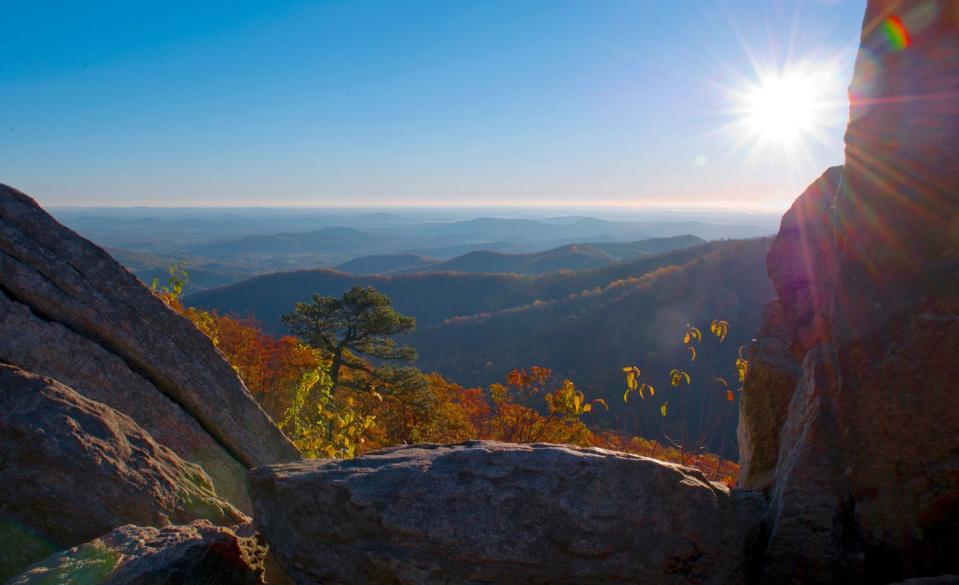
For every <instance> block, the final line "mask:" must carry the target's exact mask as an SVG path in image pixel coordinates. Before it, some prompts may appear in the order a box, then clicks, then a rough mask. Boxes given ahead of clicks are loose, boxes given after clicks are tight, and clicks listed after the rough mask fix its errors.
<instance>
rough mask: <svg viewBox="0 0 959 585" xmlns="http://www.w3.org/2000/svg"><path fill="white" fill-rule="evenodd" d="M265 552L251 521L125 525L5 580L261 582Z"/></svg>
mask: <svg viewBox="0 0 959 585" xmlns="http://www.w3.org/2000/svg"><path fill="white" fill-rule="evenodd" d="M266 552H267V550H266V545H265V544H264V543H263V540H262V538H261V537H260V536H259V535H258V534H256V532H255V531H254V530H253V528H252V526H250V525H249V524H247V525H243V526H238V527H237V528H236V529H230V528H224V527H221V526H214V525H212V524H211V523H210V522H208V521H206V520H197V521H195V522H193V523H192V524H188V525H185V526H166V527H164V528H162V529H157V528H153V527H142V526H133V525H127V526H121V527H119V528H117V529H115V530H113V531H111V532H110V533H109V534H105V535H104V536H101V537H100V538H97V539H96V540H92V541H90V542H87V543H84V544H81V545H79V546H75V547H72V548H70V549H68V550H65V551H63V552H60V553H57V554H55V555H53V556H51V557H49V558H47V559H45V560H43V561H42V562H40V563H38V564H36V565H34V566H32V567H30V568H29V569H28V570H26V571H24V572H23V573H21V574H20V575H17V576H16V577H14V578H13V579H11V580H10V581H9V582H8V583H7V585H51V584H54V583H63V584H67V583H78V584H94V583H96V584H97V585H213V584H219V583H223V584H227V583H229V584H231V585H259V584H260V583H263V566H264V559H265V558H266Z"/></svg>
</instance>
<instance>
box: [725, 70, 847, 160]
mask: <svg viewBox="0 0 959 585" xmlns="http://www.w3.org/2000/svg"><path fill="white" fill-rule="evenodd" d="M817 77H818V76H817V75H815V74H813V73H811V72H809V71H803V70H798V69H797V70H791V71H781V72H773V73H767V74H765V75H763V76H762V77H761V78H760V79H759V80H758V81H757V82H755V83H752V84H750V85H749V86H748V87H746V88H745V89H744V90H742V91H741V93H740V95H739V97H738V101H739V107H738V109H739V112H740V127H741V129H742V132H743V133H744V136H743V138H745V139H747V140H753V141H756V142H758V143H759V144H764V145H780V146H785V147H793V146H796V145H797V144H798V143H800V142H802V141H805V140H807V139H809V138H812V137H814V136H815V135H816V134H817V133H818V132H819V131H820V129H821V128H822V127H823V126H825V125H826V123H827V120H826V119H825V117H826V115H827V113H828V110H829V109H830V108H829V101H828V98H827V96H826V95H825V94H824V93H823V91H822V80H820V79H817Z"/></svg>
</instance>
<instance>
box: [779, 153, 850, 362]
mask: <svg viewBox="0 0 959 585" xmlns="http://www.w3.org/2000/svg"><path fill="white" fill-rule="evenodd" d="M841 178H842V167H832V168H830V169H828V170H826V172H824V173H823V174H822V176H820V177H819V178H818V179H816V180H815V181H813V183H812V184H811V185H810V186H809V187H807V188H806V190H805V191H803V193H802V194H801V195H800V196H799V198H797V199H796V201H795V202H794V203H793V204H792V207H790V208H789V210H788V211H787V212H786V214H785V215H783V218H782V221H781V222H780V226H779V232H778V233H777V234H776V237H775V238H774V239H773V243H772V244H771V245H770V247H769V254H768V255H767V256H766V270H767V271H768V272H769V278H770V280H771V281H772V283H773V288H775V289H776V294H777V295H778V298H779V307H780V311H781V312H782V320H783V321H784V323H785V325H786V330H787V331H788V332H789V341H790V347H789V349H790V351H791V352H792V354H793V355H794V356H795V357H796V358H797V359H798V360H799V361H800V362H801V361H802V359H803V356H805V355H806V352H807V351H809V349H810V348H812V347H814V346H815V345H817V344H818V343H821V342H822V341H825V340H827V339H829V308H828V304H829V299H830V297H831V296H832V289H833V281H834V280H835V274H836V262H837V260H838V259H837V257H836V243H835V236H834V234H833V223H832V206H833V201H834V200H835V198H836V189H838V188H839V183H840V179H841Z"/></svg>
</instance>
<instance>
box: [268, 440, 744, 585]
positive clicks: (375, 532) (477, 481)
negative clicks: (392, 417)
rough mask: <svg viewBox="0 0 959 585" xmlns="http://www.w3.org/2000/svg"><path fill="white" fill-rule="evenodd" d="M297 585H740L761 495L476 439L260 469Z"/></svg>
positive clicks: (563, 450)
mask: <svg viewBox="0 0 959 585" xmlns="http://www.w3.org/2000/svg"><path fill="white" fill-rule="evenodd" d="M251 491H252V494H253V498H254V505H255V508H256V523H257V525H258V527H259V528H260V530H261V531H262V532H263V533H264V534H265V535H266V537H267V539H268V540H269V541H270V543H271V545H272V546H273V548H274V549H275V550H276V552H277V555H278V557H279V559H280V561H281V562H282V563H283V565H284V566H285V567H286V569H287V570H288V571H289V572H290V574H291V576H292V577H293V578H294V579H295V580H296V581H297V582H298V583H303V584H306V583H344V584H349V583H356V584H359V583H364V584H367V583H428V584H450V585H452V584H457V585H465V584H470V583H476V584H478V583H528V584H535V583H541V584H546V583H551V584H565V583H570V584H572V583H575V584H600V583H602V584H617V583H739V582H743V581H744V580H745V579H746V577H747V572H748V569H749V567H748V562H747V557H746V551H747V549H749V548H750V547H751V546H752V545H754V544H755V543H754V542H753V541H754V540H755V538H756V537H757V535H758V533H757V529H758V526H759V520H760V516H761V511H762V505H763V503H762V498H761V497H759V496H757V495H755V494H749V493H745V492H730V491H729V490H728V489H727V488H725V487H724V486H721V485H719V484H713V483H710V482H708V481H706V479H705V478H704V477H703V475H702V474H701V473H700V472H698V471H696V470H694V469H691V468H686V467H680V466H676V465H671V464H666V463H662V462H659V461H654V460H651V459H646V458H642V457H636V456H630V455H624V454H619V453H612V452H608V451H602V450H599V449H579V448H574V447H564V446H559V445H545V444H540V445H511V444H504V443H495V442H485V441H476V442H470V443H464V444H460V445H451V446H437V445H421V446H414V447H401V448H393V449H385V450H382V451H378V452H375V453H371V454H368V455H365V456H363V457H360V458H357V459H354V460H349V461H336V460H312V461H304V462H301V463H292V464H286V465H275V466H270V467H264V468H260V469H256V470H254V471H252V472H251Z"/></svg>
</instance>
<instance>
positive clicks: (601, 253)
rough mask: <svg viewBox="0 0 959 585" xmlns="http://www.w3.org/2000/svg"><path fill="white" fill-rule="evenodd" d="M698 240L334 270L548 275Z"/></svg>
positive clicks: (372, 259) (359, 261)
mask: <svg viewBox="0 0 959 585" xmlns="http://www.w3.org/2000/svg"><path fill="white" fill-rule="evenodd" d="M705 243H706V240H703V239H702V238H699V237H696V236H692V235H683V236H673V237H667V238H649V239H645V240H638V241H635V242H597V243H587V244H567V245H565V246H559V247H556V248H552V249H550V250H545V251H543V252H527V253H506V252H500V251H495V250H475V251H470V252H467V253H465V254H462V255H459V256H457V257H455V258H451V259H449V260H443V261H441V260H438V259H436V258H432V257H428V256H423V255H418V254H393V255H390V254H386V255H372V256H362V257H359V258H355V259H353V260H350V261H349V262H345V263H343V264H341V265H339V266H337V267H336V269H337V270H339V271H341V272H346V273H349V274H392V273H402V274H414V273H422V272H470V273H477V272H506V273H513V274H529V275H537V274H548V273H550V272H557V271H560V270H586V269H590V268H600V267H603V266H608V265H610V264H613V263H615V262H620V261H623V260H631V259H634V258H637V257H640V256H645V255H649V254H659V253H663V252H669V251H671V250H678V249H681V248H689V247H691V246H698V245H701V244H705Z"/></svg>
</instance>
